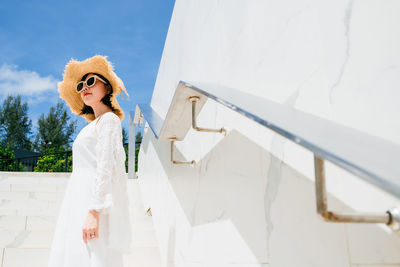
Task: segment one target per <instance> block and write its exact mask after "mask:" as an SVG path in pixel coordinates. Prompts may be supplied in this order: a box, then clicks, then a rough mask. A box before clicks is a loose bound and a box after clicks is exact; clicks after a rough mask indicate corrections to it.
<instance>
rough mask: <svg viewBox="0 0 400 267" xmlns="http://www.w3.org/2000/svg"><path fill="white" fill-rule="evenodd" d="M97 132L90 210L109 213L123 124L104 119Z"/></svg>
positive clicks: (97, 127) (98, 124) (115, 120)
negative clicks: (113, 174)
mask: <svg viewBox="0 0 400 267" xmlns="http://www.w3.org/2000/svg"><path fill="white" fill-rule="evenodd" d="M95 131H96V132H97V138H98V139H97V144H96V160H97V168H96V174H95V182H94V188H93V191H92V196H91V200H90V204H89V207H88V209H89V210H93V209H95V210H100V211H101V212H102V213H108V208H109V207H110V206H112V205H113V196H112V173H113V168H114V165H115V163H116V158H115V154H116V149H117V147H116V143H117V140H118V138H120V137H121V135H122V133H121V131H122V130H121V122H120V121H119V119H118V120H117V118H112V117H110V116H108V117H102V118H100V119H99V121H98V122H97V125H95Z"/></svg>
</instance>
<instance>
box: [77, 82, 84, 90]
mask: <svg viewBox="0 0 400 267" xmlns="http://www.w3.org/2000/svg"><path fill="white" fill-rule="evenodd" d="M82 88H83V83H79V84H78V85H77V86H76V90H77V91H78V92H80V91H81V90H82Z"/></svg>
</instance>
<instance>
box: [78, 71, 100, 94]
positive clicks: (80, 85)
mask: <svg viewBox="0 0 400 267" xmlns="http://www.w3.org/2000/svg"><path fill="white" fill-rule="evenodd" d="M97 79H99V80H100V81H102V82H103V83H104V84H107V82H106V81H104V80H103V79H102V78H100V77H99V76H96V75H93V76H91V77H90V78H89V79H87V80H86V82H85V81H80V82H79V83H77V84H76V92H77V93H80V92H81V91H82V89H83V85H84V84H86V86H87V87H92V86H93V85H95V84H96V80H97Z"/></svg>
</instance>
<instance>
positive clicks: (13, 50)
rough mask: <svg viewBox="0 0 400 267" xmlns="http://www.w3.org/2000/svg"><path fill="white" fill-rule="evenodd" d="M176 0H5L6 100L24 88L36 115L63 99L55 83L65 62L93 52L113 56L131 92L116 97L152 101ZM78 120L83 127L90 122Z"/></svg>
mask: <svg viewBox="0 0 400 267" xmlns="http://www.w3.org/2000/svg"><path fill="white" fill-rule="evenodd" d="M173 7H174V0H130V1H101V0H100V1H91V0H89V1H76V0H68V1H49V0H41V1H39V0H38V1H27V0H23V1H13V0H1V1H0V14H1V16H0V103H1V104H2V103H3V100H4V98H5V97H6V96H7V95H9V94H12V95H16V94H19V95H21V96H22V100H23V101H24V102H25V101H26V102H28V106H29V111H28V112H29V116H30V118H31V119H32V125H33V129H32V131H33V132H34V133H36V127H37V119H38V118H39V116H40V115H41V114H42V113H45V114H47V113H48V111H49V109H50V107H51V106H55V104H56V103H57V102H58V101H62V102H64V101H63V100H62V99H60V98H59V94H58V91H57V82H59V81H61V80H62V75H63V71H64V67H65V64H67V62H68V61H69V60H70V59H71V58H75V59H77V60H79V61H81V60H84V59H86V58H89V57H91V56H93V55H95V54H100V55H107V56H108V59H109V60H110V61H111V62H112V63H113V65H114V70H115V72H116V73H117V75H118V76H119V77H120V78H121V79H122V80H123V82H124V84H125V87H126V89H127V91H128V93H129V96H130V98H129V99H128V98H127V97H126V96H125V97H124V98H122V96H121V95H118V97H117V99H118V102H119V104H120V105H121V107H122V108H123V109H124V112H125V118H124V120H123V121H122V126H123V127H124V128H125V129H126V130H128V118H129V115H128V111H129V110H134V107H135V105H136V103H143V102H145V103H150V100H151V96H152V93H153V87H154V84H155V80H156V77H157V72H158V67H159V64H160V60H161V55H162V51H163V48H164V42H165V38H166V35H167V32H168V27H169V22H170V19H171V15H172V11H173ZM65 107H66V108H67V109H68V112H69V113H70V114H71V117H72V118H74V119H77V120H78V126H77V131H76V133H75V135H76V134H77V133H78V132H79V131H80V129H81V128H82V127H84V126H85V125H86V121H85V120H84V119H83V118H81V117H80V116H77V115H75V114H72V113H71V112H70V110H69V108H68V107H67V106H66V105H65Z"/></svg>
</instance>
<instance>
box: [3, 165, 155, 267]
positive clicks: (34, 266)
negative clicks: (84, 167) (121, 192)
mask: <svg viewBox="0 0 400 267" xmlns="http://www.w3.org/2000/svg"><path fill="white" fill-rule="evenodd" d="M24 175H25V177H24ZM24 175H21V174H18V175H14V174H12V175H10V176H9V177H5V176H7V175H6V174H5V173H4V172H2V173H0V249H1V251H0V267H13V266H15V267H21V266H30V267H39V266H40V267H43V266H46V265H47V259H48V256H49V249H50V246H51V241H52V237H53V233H54V228H55V224H56V220H57V215H58V211H59V207H60V205H61V200H62V198H63V192H64V190H65V186H66V185H67V182H68V175H65V177H64V178H62V177H45V176H47V174H46V175H43V177H41V176H40V175H37V173H35V174H32V175H30V174H29V173H24ZM128 186H129V188H128V190H129V198H130V214H129V216H130V217H131V222H132V232H133V235H134V240H133V244H132V248H133V250H132V251H133V252H132V253H131V254H125V255H124V264H125V266H143V267H160V266H161V258H160V252H159V247H158V240H157V236H156V233H155V230H154V226H153V219H152V217H151V216H148V215H147V214H146V210H145V209H144V206H143V203H142V200H141V195H140V191H139V189H138V182H137V180H133V179H130V180H128Z"/></svg>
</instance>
